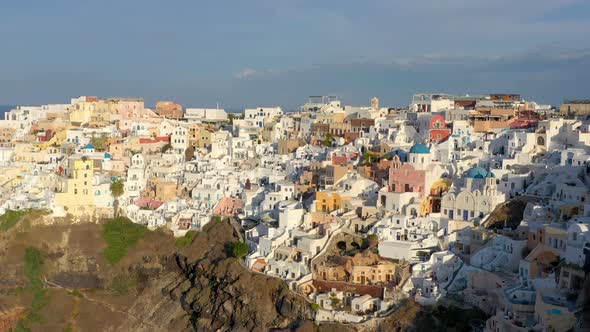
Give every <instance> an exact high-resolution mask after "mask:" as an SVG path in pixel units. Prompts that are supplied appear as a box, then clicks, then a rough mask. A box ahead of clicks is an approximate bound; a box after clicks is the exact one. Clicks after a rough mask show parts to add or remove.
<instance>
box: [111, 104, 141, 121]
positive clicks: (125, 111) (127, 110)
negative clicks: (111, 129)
mask: <svg viewBox="0 0 590 332" xmlns="http://www.w3.org/2000/svg"><path fill="white" fill-rule="evenodd" d="M144 109H145V105H144V102H143V100H142V99H121V100H118V101H117V110H118V111H119V114H121V118H122V119H136V118H140V117H142V116H143V112H144Z"/></svg>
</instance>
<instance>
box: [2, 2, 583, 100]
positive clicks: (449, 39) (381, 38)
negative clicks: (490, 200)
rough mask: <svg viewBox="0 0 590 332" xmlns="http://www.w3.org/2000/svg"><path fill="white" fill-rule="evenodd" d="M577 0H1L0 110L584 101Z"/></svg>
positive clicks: (580, 12) (580, 6)
mask: <svg viewBox="0 0 590 332" xmlns="http://www.w3.org/2000/svg"><path fill="white" fill-rule="evenodd" d="M589 32H590V1H589V0H517V1H514V0H485V1H484V0H477V1H476V0H445V1H441V0H412V1H394V0H375V1H372V0H365V1H358V0H322V1H319V0H249V1H244V0H235V1H230V0H217V1H201V0H186V1H184V0H170V1H161V0H100V1H98V0H52V1H47V0H2V1H0V105H2V104H11V105H14V104H18V105H36V104H46V103H64V102H68V101H69V99H70V98H71V97H75V96H79V95H97V96H101V97H112V96H124V97H131V96H133V97H144V98H145V100H146V103H147V104H148V105H153V104H154V103H155V102H156V101H158V100H174V101H176V102H180V103H182V104H183V105H184V106H185V107H213V106H215V105H217V104H218V103H219V105H220V106H221V107H225V108H228V109H241V108H244V107H256V106H283V107H284V108H285V109H294V108H296V107H297V106H298V105H301V104H303V103H304V102H306V101H307V96H309V95H337V96H339V97H340V98H341V100H342V101H343V102H344V103H345V104H347V105H368V104H369V100H370V98H371V97H372V96H377V97H379V99H380V100H381V104H382V105H385V106H405V105H407V104H408V103H409V102H410V100H411V96H412V94H414V93H428V92H436V93H451V94H466V93H467V94H483V93H520V94H521V95H522V96H523V98H525V99H527V100H536V101H538V102H540V103H549V104H554V105H558V104H559V103H561V101H562V100H563V99H564V98H590V89H588V86H589V83H588V82H590V38H588V33H589Z"/></svg>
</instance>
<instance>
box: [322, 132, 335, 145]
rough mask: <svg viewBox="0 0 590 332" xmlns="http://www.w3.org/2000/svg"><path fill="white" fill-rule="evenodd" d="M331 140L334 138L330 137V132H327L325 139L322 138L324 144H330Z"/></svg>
mask: <svg viewBox="0 0 590 332" xmlns="http://www.w3.org/2000/svg"><path fill="white" fill-rule="evenodd" d="M333 140H334V138H333V137H332V134H330V133H327V134H326V139H324V146H331V145H332V141H333Z"/></svg>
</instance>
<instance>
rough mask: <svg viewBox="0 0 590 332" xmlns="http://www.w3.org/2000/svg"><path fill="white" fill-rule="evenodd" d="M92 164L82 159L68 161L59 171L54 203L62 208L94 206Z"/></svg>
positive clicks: (90, 161)
mask: <svg viewBox="0 0 590 332" xmlns="http://www.w3.org/2000/svg"><path fill="white" fill-rule="evenodd" d="M93 175H94V162H93V161H92V160H88V159H86V158H83V157H79V158H76V159H68V160H67V164H66V165H65V166H64V167H63V168H62V169H61V176H62V177H61V181H60V184H59V186H60V187H59V188H57V193H56V195H55V203H56V204H57V205H60V206H64V207H66V208H67V207H76V206H94V193H93V192H92V181H93Z"/></svg>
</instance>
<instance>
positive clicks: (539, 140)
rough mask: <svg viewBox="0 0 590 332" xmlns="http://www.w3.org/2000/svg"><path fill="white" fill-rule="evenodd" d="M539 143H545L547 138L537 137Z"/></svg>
mask: <svg viewBox="0 0 590 332" xmlns="http://www.w3.org/2000/svg"><path fill="white" fill-rule="evenodd" d="M537 145H545V139H544V138H543V137H542V136H539V137H537Z"/></svg>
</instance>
